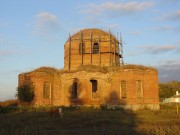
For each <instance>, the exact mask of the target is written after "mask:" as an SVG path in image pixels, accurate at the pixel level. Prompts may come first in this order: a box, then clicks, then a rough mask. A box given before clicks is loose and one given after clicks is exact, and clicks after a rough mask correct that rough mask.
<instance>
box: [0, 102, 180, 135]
mask: <svg viewBox="0 0 180 135" xmlns="http://www.w3.org/2000/svg"><path fill="white" fill-rule="evenodd" d="M50 109H51V108H48V107H39V108H33V107H19V108H17V107H16V106H1V108H0V112H1V113H0V134H1V135H121V134H122V135H126V134H128V135H136V134H138V135H139V134H146V135H148V134H149V135H180V114H176V109H175V106H174V105H169V106H167V105H161V110H159V111H152V110H149V109H144V110H139V111H136V112H133V111H130V110H107V109H97V108H94V107H89V108H87V107H81V108H73V107H69V108H63V113H64V116H63V118H60V117H58V116H50V113H49V110H50Z"/></svg>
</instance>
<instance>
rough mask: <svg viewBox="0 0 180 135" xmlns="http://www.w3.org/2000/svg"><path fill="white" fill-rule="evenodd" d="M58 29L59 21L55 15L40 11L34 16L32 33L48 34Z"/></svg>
mask: <svg viewBox="0 0 180 135" xmlns="http://www.w3.org/2000/svg"><path fill="white" fill-rule="evenodd" d="M58 31H59V21H58V18H57V16H56V15H54V14H51V13H49V12H41V13H39V14H37V15H36V16H35V22H34V29H33V34H37V35H50V34H54V33H56V32H58Z"/></svg>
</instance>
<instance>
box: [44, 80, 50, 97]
mask: <svg viewBox="0 0 180 135" xmlns="http://www.w3.org/2000/svg"><path fill="white" fill-rule="evenodd" d="M50 92H51V84H50V83H49V82H45V83H44V90H43V98H44V99H49V98H50Z"/></svg>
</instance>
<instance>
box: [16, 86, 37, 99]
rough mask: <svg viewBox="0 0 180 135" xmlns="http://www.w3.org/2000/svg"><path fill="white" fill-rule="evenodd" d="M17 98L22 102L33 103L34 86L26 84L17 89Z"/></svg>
mask: <svg viewBox="0 0 180 135" xmlns="http://www.w3.org/2000/svg"><path fill="white" fill-rule="evenodd" d="M17 97H18V99H19V100H20V101H22V102H31V101H32V100H33V98H34V86H33V85H32V84H25V85H22V86H19V87H18V88H17Z"/></svg>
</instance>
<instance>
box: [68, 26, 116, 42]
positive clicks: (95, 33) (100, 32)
mask: <svg viewBox="0 0 180 135" xmlns="http://www.w3.org/2000/svg"><path fill="white" fill-rule="evenodd" d="M81 34H83V37H90V36H91V34H92V36H93V37H94V36H95V37H96V36H97V37H98V36H101V37H109V32H106V31H104V30H101V29H97V28H89V29H83V30H80V31H79V32H77V33H75V34H73V35H72V37H71V38H79V37H81ZM110 35H111V37H112V38H114V39H116V38H115V36H114V35H113V34H110ZM116 40H117V39H116Z"/></svg>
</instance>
